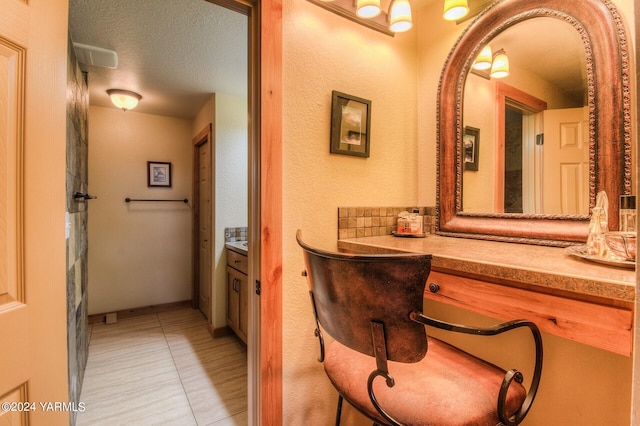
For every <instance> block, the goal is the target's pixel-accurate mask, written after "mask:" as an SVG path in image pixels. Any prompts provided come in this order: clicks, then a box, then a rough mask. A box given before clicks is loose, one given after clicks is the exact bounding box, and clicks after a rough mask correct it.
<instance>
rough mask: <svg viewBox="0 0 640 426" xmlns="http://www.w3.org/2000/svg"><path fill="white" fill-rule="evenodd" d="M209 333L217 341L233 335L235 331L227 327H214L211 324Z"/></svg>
mask: <svg viewBox="0 0 640 426" xmlns="http://www.w3.org/2000/svg"><path fill="white" fill-rule="evenodd" d="M209 333H210V334H211V336H212V337H213V338H214V339H215V338H218V337H223V336H228V335H230V334H233V330H231V328H229V326H226V325H225V326H224V327H214V326H213V324H209Z"/></svg>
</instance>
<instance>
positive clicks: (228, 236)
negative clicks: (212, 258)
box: [224, 226, 249, 243]
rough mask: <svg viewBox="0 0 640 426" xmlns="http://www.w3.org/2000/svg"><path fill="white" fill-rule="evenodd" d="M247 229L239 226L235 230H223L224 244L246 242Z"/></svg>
mask: <svg viewBox="0 0 640 426" xmlns="http://www.w3.org/2000/svg"><path fill="white" fill-rule="evenodd" d="M248 229H249V228H248V227H246V226H240V227H237V228H224V242H225V243H229V242H233V241H247V231H248Z"/></svg>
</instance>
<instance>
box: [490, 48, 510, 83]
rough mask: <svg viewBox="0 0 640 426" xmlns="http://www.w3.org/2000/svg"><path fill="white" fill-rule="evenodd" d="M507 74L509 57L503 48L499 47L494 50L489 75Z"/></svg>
mask: <svg viewBox="0 0 640 426" xmlns="http://www.w3.org/2000/svg"><path fill="white" fill-rule="evenodd" d="M508 75H509V58H508V57H507V54H506V53H505V51H504V50H502V49H500V50H498V51H497V52H496V57H495V58H493V65H491V77H493V78H505V77H507V76H508Z"/></svg>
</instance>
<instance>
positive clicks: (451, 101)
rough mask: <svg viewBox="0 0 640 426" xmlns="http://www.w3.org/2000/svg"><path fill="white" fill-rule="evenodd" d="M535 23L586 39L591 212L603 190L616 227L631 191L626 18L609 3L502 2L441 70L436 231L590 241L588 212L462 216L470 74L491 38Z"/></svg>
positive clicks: (468, 32) (562, 242)
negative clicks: (543, 21) (550, 23)
mask: <svg viewBox="0 0 640 426" xmlns="http://www.w3.org/2000/svg"><path fill="white" fill-rule="evenodd" d="M536 18H553V19H557V20H561V21H563V22H565V23H566V25H569V26H571V27H572V28H573V29H574V30H575V31H576V32H577V34H578V36H579V39H580V40H582V43H583V47H584V63H585V67H586V69H585V70H584V75H585V81H586V93H587V96H586V106H585V110H586V111H588V124H587V126H586V127H585V128H586V129H588V130H587V134H588V138H587V139H588V142H587V143H588V153H589V154H588V155H589V166H588V202H589V210H590V208H591V207H593V206H594V204H595V197H596V194H597V193H598V192H599V191H605V192H606V193H607V196H608V199H609V229H611V230H615V229H617V227H618V208H617V205H618V198H619V196H620V195H621V194H630V193H631V111H630V108H631V93H630V77H631V75H630V69H629V67H630V65H629V56H628V46H627V32H626V30H625V26H624V23H623V20H622V17H621V15H620V14H619V12H618V11H617V9H616V7H615V6H614V5H613V4H612V2H611V1H609V0H538V1H536V2H531V1H527V0H498V1H496V2H495V3H493V4H492V5H491V6H489V7H488V8H487V9H486V10H485V11H483V12H482V13H481V14H480V15H479V16H478V17H476V18H475V20H474V21H473V22H472V23H471V24H469V26H468V27H467V28H466V29H465V30H464V31H463V33H462V34H461V35H460V37H459V38H458V40H457V42H456V44H455V45H454V46H453V48H452V50H451V52H450V53H449V56H448V58H447V60H446V63H445V65H444V68H443V71H442V75H441V79H440V85H439V88H438V105H437V111H438V117H437V118H438V130H437V144H438V189H437V198H438V203H437V207H438V209H437V216H438V217H437V226H436V230H437V233H438V234H441V235H447V236H456V237H467V238H481V239H490V240H500V241H512V242H523V243H529V244H543V245H556V246H566V245H569V244H572V243H580V242H585V241H586V238H587V234H588V224H589V215H588V214H563V213H560V214H558V213H553V214H544V213H541V214H539V213H503V212H485V213H474V212H468V211H464V210H463V206H462V203H463V196H462V187H463V173H464V161H465V160H464V145H463V137H464V133H465V131H464V128H465V126H466V125H472V124H469V123H465V120H464V117H463V101H464V100H463V98H464V91H465V82H466V78H467V75H468V74H469V72H470V69H471V66H472V64H473V61H474V59H475V58H476V56H477V55H478V54H479V53H480V50H481V49H482V48H483V47H484V46H485V45H487V44H489V42H490V41H491V40H493V39H494V38H495V37H497V36H498V35H500V34H501V33H502V32H504V31H505V30H507V29H509V28H512V27H513V26H515V25H517V24H518V23H522V22H525V21H528V20H531V19H536ZM558 43H562V40H559V41H558ZM540 60H544V58H540ZM481 132H482V130H481ZM482 143H493V141H491V140H483V141H482Z"/></svg>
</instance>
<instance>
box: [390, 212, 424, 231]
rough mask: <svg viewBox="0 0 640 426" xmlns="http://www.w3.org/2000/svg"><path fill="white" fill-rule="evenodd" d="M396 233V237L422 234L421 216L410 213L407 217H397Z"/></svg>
mask: <svg viewBox="0 0 640 426" xmlns="http://www.w3.org/2000/svg"><path fill="white" fill-rule="evenodd" d="M396 233H397V234H398V235H408V234H422V233H423V232H422V216H418V215H416V214H415V213H411V214H410V215H409V216H407V217H398V226H397V228H396Z"/></svg>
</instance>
